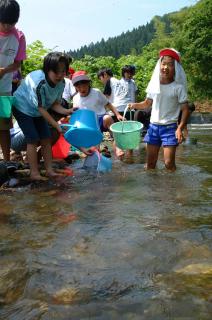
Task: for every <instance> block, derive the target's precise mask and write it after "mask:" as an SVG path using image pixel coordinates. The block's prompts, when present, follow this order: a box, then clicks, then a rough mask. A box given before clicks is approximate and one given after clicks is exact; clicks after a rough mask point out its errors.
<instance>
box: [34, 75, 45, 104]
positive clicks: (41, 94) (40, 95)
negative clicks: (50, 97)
mask: <svg viewBox="0 0 212 320" xmlns="http://www.w3.org/2000/svg"><path fill="white" fill-rule="evenodd" d="M44 82H45V81H44V80H42V81H41V82H39V84H38V86H37V88H36V95H37V99H38V107H44V106H45V94H44Z"/></svg>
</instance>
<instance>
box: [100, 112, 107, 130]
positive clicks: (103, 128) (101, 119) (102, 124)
mask: <svg viewBox="0 0 212 320" xmlns="http://www.w3.org/2000/svg"><path fill="white" fill-rule="evenodd" d="M104 116H105V115H103V116H98V121H99V127H100V130H101V132H106V131H108V129H107V128H105V127H104V121H103V118H104Z"/></svg>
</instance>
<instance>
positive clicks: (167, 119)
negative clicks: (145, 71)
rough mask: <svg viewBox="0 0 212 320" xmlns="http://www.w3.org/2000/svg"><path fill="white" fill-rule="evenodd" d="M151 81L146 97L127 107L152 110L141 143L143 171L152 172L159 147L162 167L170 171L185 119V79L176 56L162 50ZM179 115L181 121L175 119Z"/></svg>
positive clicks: (186, 111) (186, 104)
mask: <svg viewBox="0 0 212 320" xmlns="http://www.w3.org/2000/svg"><path fill="white" fill-rule="evenodd" d="M159 56H160V58H159V60H158V62H157V64H156V66H155V69H154V71H153V74H152V78H151V80H150V82H149V84H148V86H147V89H146V92H147V97H146V99H145V101H142V102H140V103H131V104H130V105H129V107H130V108H132V109H144V108H147V107H151V106H152V113H151V118H150V125H149V129H148V131H147V134H146V136H145V137H144V141H145V142H146V143H147V164H146V168H147V169H155V167H156V163H157V160H158V153H159V150H160V147H161V146H163V150H164V162H165V167H166V168H167V169H168V170H171V171H174V170H175V169H176V165H175V153H176V147H177V146H178V144H179V143H181V142H182V141H183V134H182V131H183V129H184V127H185V125H186V122H187V119H188V117H189V109H188V102H187V100H188V99H187V89H186V76H185V72H184V70H183V68H182V66H181V63H180V54H179V52H177V51H176V50H175V49H173V48H165V49H162V50H161V51H160V53H159ZM180 111H182V117H181V121H180V123H179V124H178V116H179V113H180Z"/></svg>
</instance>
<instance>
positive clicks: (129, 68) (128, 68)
mask: <svg viewBox="0 0 212 320" xmlns="http://www.w3.org/2000/svg"><path fill="white" fill-rule="evenodd" d="M125 72H128V73H131V74H132V75H133V76H134V75H135V66H133V65H125V66H124V67H123V68H122V69H121V74H122V77H124V74H125Z"/></svg>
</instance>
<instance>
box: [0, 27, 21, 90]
mask: <svg viewBox="0 0 212 320" xmlns="http://www.w3.org/2000/svg"><path fill="white" fill-rule="evenodd" d="M24 59H26V41H25V37H24V34H23V33H22V32H21V31H19V30H18V29H16V28H15V27H14V28H13V29H12V30H11V31H10V32H8V33H3V32H0V67H1V68H5V67H7V66H8V65H10V64H12V63H14V61H22V60H24ZM12 78H13V72H9V73H6V74H5V75H4V76H3V78H1V79H0V94H1V95H4V94H5V93H10V92H11V91H12Z"/></svg>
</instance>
